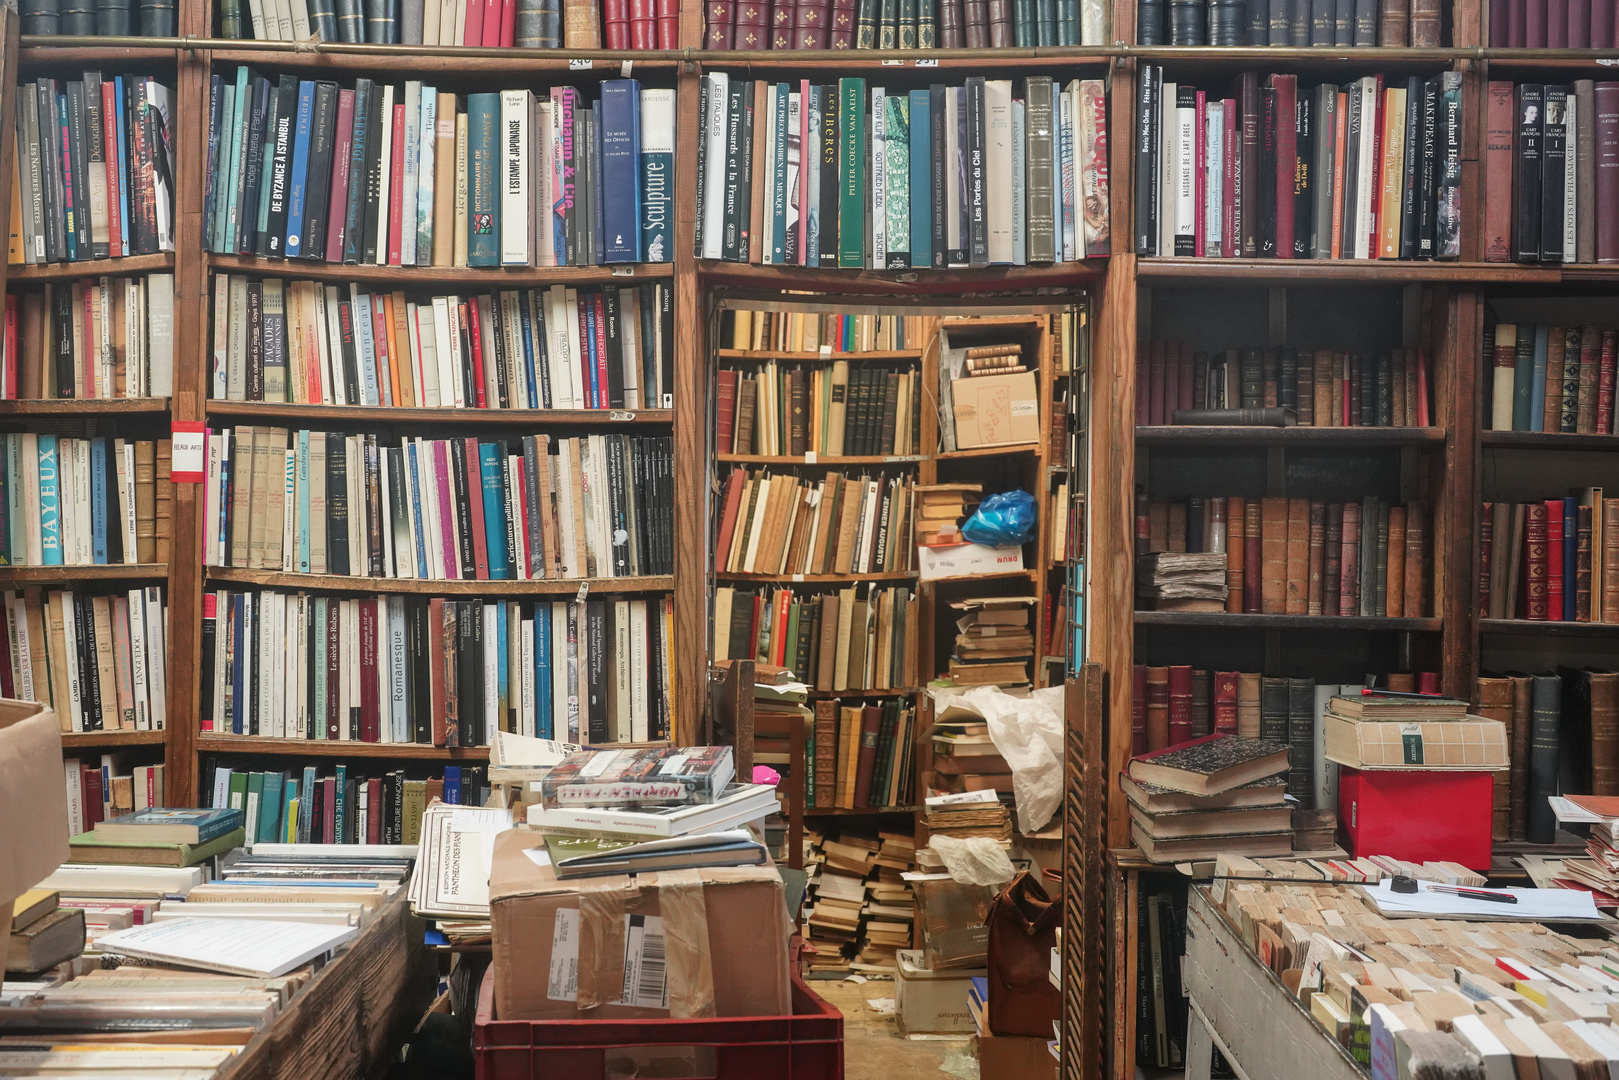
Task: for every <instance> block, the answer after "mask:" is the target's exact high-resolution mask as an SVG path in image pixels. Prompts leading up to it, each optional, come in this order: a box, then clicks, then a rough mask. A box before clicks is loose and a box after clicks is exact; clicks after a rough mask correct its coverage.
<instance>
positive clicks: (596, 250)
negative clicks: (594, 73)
mask: <svg viewBox="0 0 1619 1080" xmlns="http://www.w3.org/2000/svg"><path fill="white" fill-rule="evenodd" d="M750 104H751V99H750ZM752 119H753V111H752V109H751V107H750V108H749V111H748V120H749V123H748V129H747V131H748V156H747V157H745V158H743V160H744V161H750V162H751V161H752V160H753V124H752ZM601 178H602V126H601V117H600V115H599V114H598V113H597V112H596V111H595V109H594V108H593V109H591V111H590V209H591V216H590V265H591V266H600V265H601V264H602V253H603V251H604V250H605V249H606V247H607V240H606V237H607V223H606V219H605V217H604V214H605V213H606V209H607V207H606V203H604V202H603V201H602V180H601ZM742 179H743V184H744V187H745V190H746V191H747V192H748V197H749V199H750V200H751V199H752V197H753V178H752V172H751V171H747V172H744V173H743V174H742ZM743 205H744V206H751V205H753V204H752V203H751V201H750V202H747V203H744V204H743Z"/></svg>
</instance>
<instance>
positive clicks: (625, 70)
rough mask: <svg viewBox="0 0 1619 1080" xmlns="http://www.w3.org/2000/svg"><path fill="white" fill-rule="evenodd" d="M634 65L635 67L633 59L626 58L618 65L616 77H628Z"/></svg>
mask: <svg viewBox="0 0 1619 1080" xmlns="http://www.w3.org/2000/svg"><path fill="white" fill-rule="evenodd" d="M634 67H635V61H634V60H626V61H624V62H623V63H622V64H620V65H618V77H619V78H621V79H627V78H629V77H630V71H631V69H633V68H634Z"/></svg>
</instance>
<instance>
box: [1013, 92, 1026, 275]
mask: <svg viewBox="0 0 1619 1080" xmlns="http://www.w3.org/2000/svg"><path fill="white" fill-rule="evenodd" d="M1027 123H1028V118H1027V116H1026V114H1025V112H1024V107H1023V102H1021V101H1019V100H1017V99H1016V98H1014V99H1012V265H1013V266H1027V265H1028V264H1029V237H1028V209H1029V158H1028V152H1027V148H1028V127H1027Z"/></svg>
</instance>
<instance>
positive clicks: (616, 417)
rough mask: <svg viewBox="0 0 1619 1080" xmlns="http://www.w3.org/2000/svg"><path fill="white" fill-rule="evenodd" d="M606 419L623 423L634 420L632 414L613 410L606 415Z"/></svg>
mask: <svg viewBox="0 0 1619 1080" xmlns="http://www.w3.org/2000/svg"><path fill="white" fill-rule="evenodd" d="M607 419H609V420H613V421H617V422H620V423H623V422H627V421H630V420H634V419H635V414H634V413H632V412H625V411H624V410H623V409H614V410H612V411H611V412H609V413H608V414H607Z"/></svg>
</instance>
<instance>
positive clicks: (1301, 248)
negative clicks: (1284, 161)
mask: <svg viewBox="0 0 1619 1080" xmlns="http://www.w3.org/2000/svg"><path fill="white" fill-rule="evenodd" d="M1295 98H1296V100H1295V101H1294V103H1293V138H1294V140H1295V142H1296V144H1297V148H1298V156H1297V160H1296V162H1295V163H1294V166H1293V257H1294V258H1295V259H1308V258H1309V257H1310V237H1311V236H1312V235H1313V234H1314V231H1315V185H1316V184H1318V183H1320V182H1321V180H1320V178H1319V177H1317V176H1315V175H1314V168H1315V140H1316V130H1315V128H1316V118H1315V116H1314V115H1313V114H1314V111H1315V103H1316V98H1315V95H1313V94H1308V93H1305V94H1297V95H1295Z"/></svg>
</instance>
